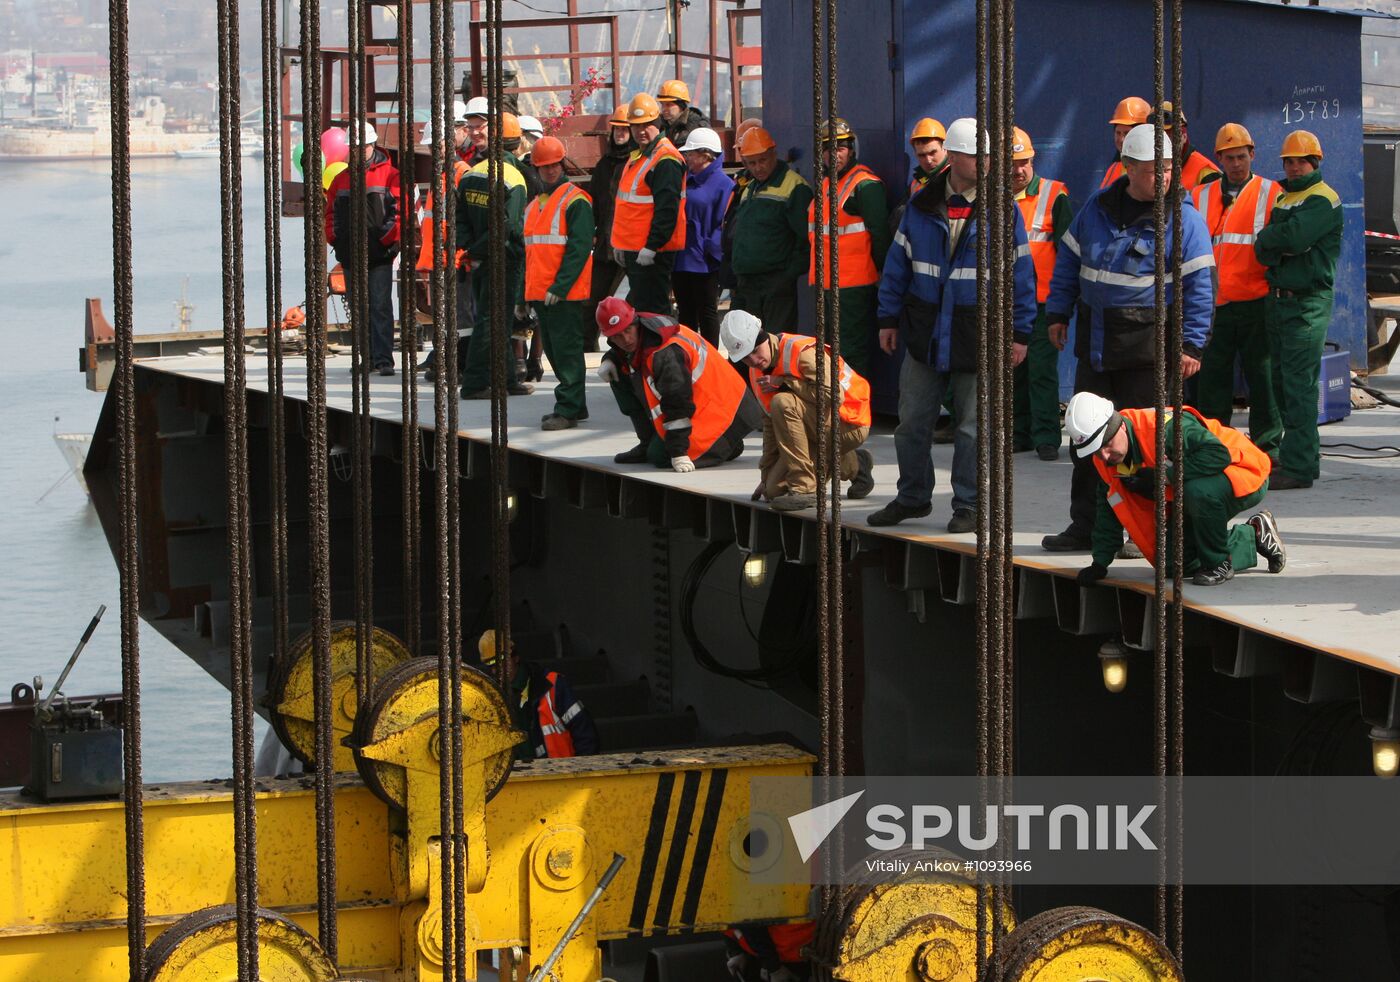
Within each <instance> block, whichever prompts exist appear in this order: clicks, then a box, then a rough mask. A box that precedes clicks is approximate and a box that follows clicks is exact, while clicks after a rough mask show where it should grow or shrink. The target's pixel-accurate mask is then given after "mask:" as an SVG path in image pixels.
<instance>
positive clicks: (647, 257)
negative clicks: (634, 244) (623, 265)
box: [637, 249, 656, 266]
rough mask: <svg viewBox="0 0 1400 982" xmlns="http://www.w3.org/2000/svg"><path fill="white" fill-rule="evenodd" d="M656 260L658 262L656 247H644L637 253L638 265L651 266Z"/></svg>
mask: <svg viewBox="0 0 1400 982" xmlns="http://www.w3.org/2000/svg"><path fill="white" fill-rule="evenodd" d="M654 262H656V250H655V249H643V250H642V251H641V252H639V253H637V265H638V266H650V265H651V264H652V263H654Z"/></svg>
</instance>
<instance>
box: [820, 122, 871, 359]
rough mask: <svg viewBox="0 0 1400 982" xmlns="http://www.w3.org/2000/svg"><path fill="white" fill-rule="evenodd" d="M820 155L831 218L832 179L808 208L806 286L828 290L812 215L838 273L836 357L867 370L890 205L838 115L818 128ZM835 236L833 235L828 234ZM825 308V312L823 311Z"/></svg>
mask: <svg viewBox="0 0 1400 982" xmlns="http://www.w3.org/2000/svg"><path fill="white" fill-rule="evenodd" d="M821 142H822V145H823V147H824V152H827V153H830V154H831V155H832V169H833V170H834V171H835V172H836V216H835V220H834V221H827V218H828V214H827V213H828V210H829V209H830V207H831V204H830V193H831V191H830V188H831V178H830V177H826V178H823V179H822V187H821V190H820V191H819V192H818V194H817V198H816V200H815V201H813V203H812V205H811V206H810V207H809V208H808V209H807V238H808V241H809V243H810V257H809V258H810V263H811V264H810V266H809V268H808V271H807V282H808V283H812V284H816V283H817V282H819V281H820V283H821V285H822V288H823V289H825V290H828V291H830V290H831V289H832V283H831V273H830V266H829V265H827V266H826V268H824V269H822V270H821V271H820V273H818V270H817V262H816V254H817V229H818V222H817V214H818V211H819V210H820V214H821V215H822V219H823V220H822V222H821V223H820V224H821V231H822V241H823V247H822V248H823V264H824V265H825V264H827V263H829V262H830V258H829V257H831V256H832V254H833V250H835V255H836V259H837V261H838V268H837V272H836V276H837V280H836V284H835V286H836V292H837V296H838V299H839V302H840V319H841V324H840V331H841V354H842V356H843V357H845V359H846V360H847V361H848V362H850V364H851V367H852V368H854V369H855V370H856V371H857V372H860V373H862V374H866V373H868V372H869V370H870V351H871V348H873V347H874V343H873V341H872V338H871V335H872V334H873V333H874V330H875V299H876V293H877V291H878V289H879V283H880V269H881V267H882V266H884V264H885V253H886V252H887V251H888V250H889V247H890V239H891V234H890V229H889V218H890V210H889V202H888V199H887V198H886V195H885V182H884V181H882V180H880V178H878V177H876V176H875V172H874V171H872V170H871V169H870V168H869V167H866V166H865V165H864V164H862V163H860V161H859V156H860V148H859V145H858V144H857V142H856V134H855V130H853V129H851V124H850V123H848V122H846V121H845V120H844V119H842V118H841V117H840V116H833V117H832V118H830V119H828V120H826V121H825V122H824V123H822V126H821ZM833 233H834V234H833ZM828 309H830V308H829V307H828Z"/></svg>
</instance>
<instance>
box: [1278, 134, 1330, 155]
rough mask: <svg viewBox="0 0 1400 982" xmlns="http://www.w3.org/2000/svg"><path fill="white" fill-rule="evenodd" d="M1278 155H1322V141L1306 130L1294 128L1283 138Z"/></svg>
mask: <svg viewBox="0 0 1400 982" xmlns="http://www.w3.org/2000/svg"><path fill="white" fill-rule="evenodd" d="M1278 155H1279V156H1280V157H1317V158H1319V159H1321V157H1322V143H1321V141H1319V140H1318V138H1317V137H1316V136H1314V135H1313V134H1311V133H1309V132H1308V131H1307V130H1294V131H1293V132H1292V133H1289V134H1288V135H1287V136H1285V137H1284V138H1283V149H1282V150H1280V151H1279V154H1278Z"/></svg>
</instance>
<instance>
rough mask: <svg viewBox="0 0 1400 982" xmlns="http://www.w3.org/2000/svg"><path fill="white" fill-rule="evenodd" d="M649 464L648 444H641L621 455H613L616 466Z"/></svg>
mask: <svg viewBox="0 0 1400 982" xmlns="http://www.w3.org/2000/svg"><path fill="white" fill-rule="evenodd" d="M646 462H647V444H645V443H639V444H637V445H636V446H635V447H633V448H632V449H631V450H624V451H622V453H620V454H614V455H613V463H614V464H645V463H646Z"/></svg>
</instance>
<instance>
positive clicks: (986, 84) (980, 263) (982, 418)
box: [906, 0, 993, 982]
mask: <svg viewBox="0 0 1400 982" xmlns="http://www.w3.org/2000/svg"><path fill="white" fill-rule="evenodd" d="M990 3H991V0H976V4H977V7H976V31H975V33H976V46H977V52H976V57H975V73H976V76H977V78H976V90H977V91H976V103H977V112H976V117H977V133H976V135H975V136H974V139H975V140H976V141H977V148H978V149H981V141H982V131H983V129H984V127H985V126H986V125H987V119H988V116H989V114H990V110H991V91H990V81H991V76H990V72H989V69H990V61H989V54H990V52H989V47H990V38H989V36H988V35H989V31H990V18H991V11H990V9H989V5H990ZM989 184H990V182H989V180H988V175H987V174H986V173H985V172H984V170H983V169H982V168H981V167H978V168H977V207H978V208H979V209H981V210H982V214H983V215H985V214H986V201H987V193H988V190H989ZM963 234H964V235H966V234H967V232H966V231H964V232H963ZM991 268H992V256H991V237H990V236H988V235H986V234H980V235H978V237H977V367H978V371H977V446H978V447H979V448H981V450H980V452H979V453H978V454H977V501H978V503H979V504H978V509H977V601H978V611H977V619H976V627H975V633H974V642H975V644H976V646H977V663H976V678H977V775H978V777H980V778H983V779H984V780H985V779H986V778H987V777H988V776H989V775H990V773H991V745H990V739H991V663H990V643H991V638H990V635H989V632H988V629H987V628H988V622H989V619H988V617H987V605H988V603H989V602H990V596H991V594H990V589H991V569H990V565H989V563H988V559H987V550H988V548H989V546H990V544H991V539H992V531H993V526H992V513H991V509H990V508H989V507H988V503H989V502H990V500H991V490H992V476H993V475H992V460H991V455H990V453H989V452H988V449H989V448H990V445H991V437H992V414H991V402H990V397H991V385H990V382H991V379H990V377H989V374H988V371H987V366H988V365H990V363H991V349H992V341H991V328H992V317H991V310H990V308H989V300H990V297H989V296H988V294H989V290H988V286H989V284H988V280H987V275H988V271H989V270H990V269H991ZM906 357H907V355H906ZM983 787H984V791H983V796H984V797H985V794H986V792H985V784H984V785H983ZM984 813H985V811H984ZM991 901H992V895H991V891H990V890H989V889H988V887H987V884H986V879H985V877H979V878H978V881H977V916H976V930H977V978H978V980H979V982H982V980H984V979H986V977H987V975H988V973H989V971H990V962H989V960H988V958H987V957H986V956H987V948H988V944H987V942H988V937H989V935H990V933H991V931H992V927H993V926H992V925H991V924H990V923H988V916H987V914H988V908H989V906H990V904H991Z"/></svg>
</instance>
